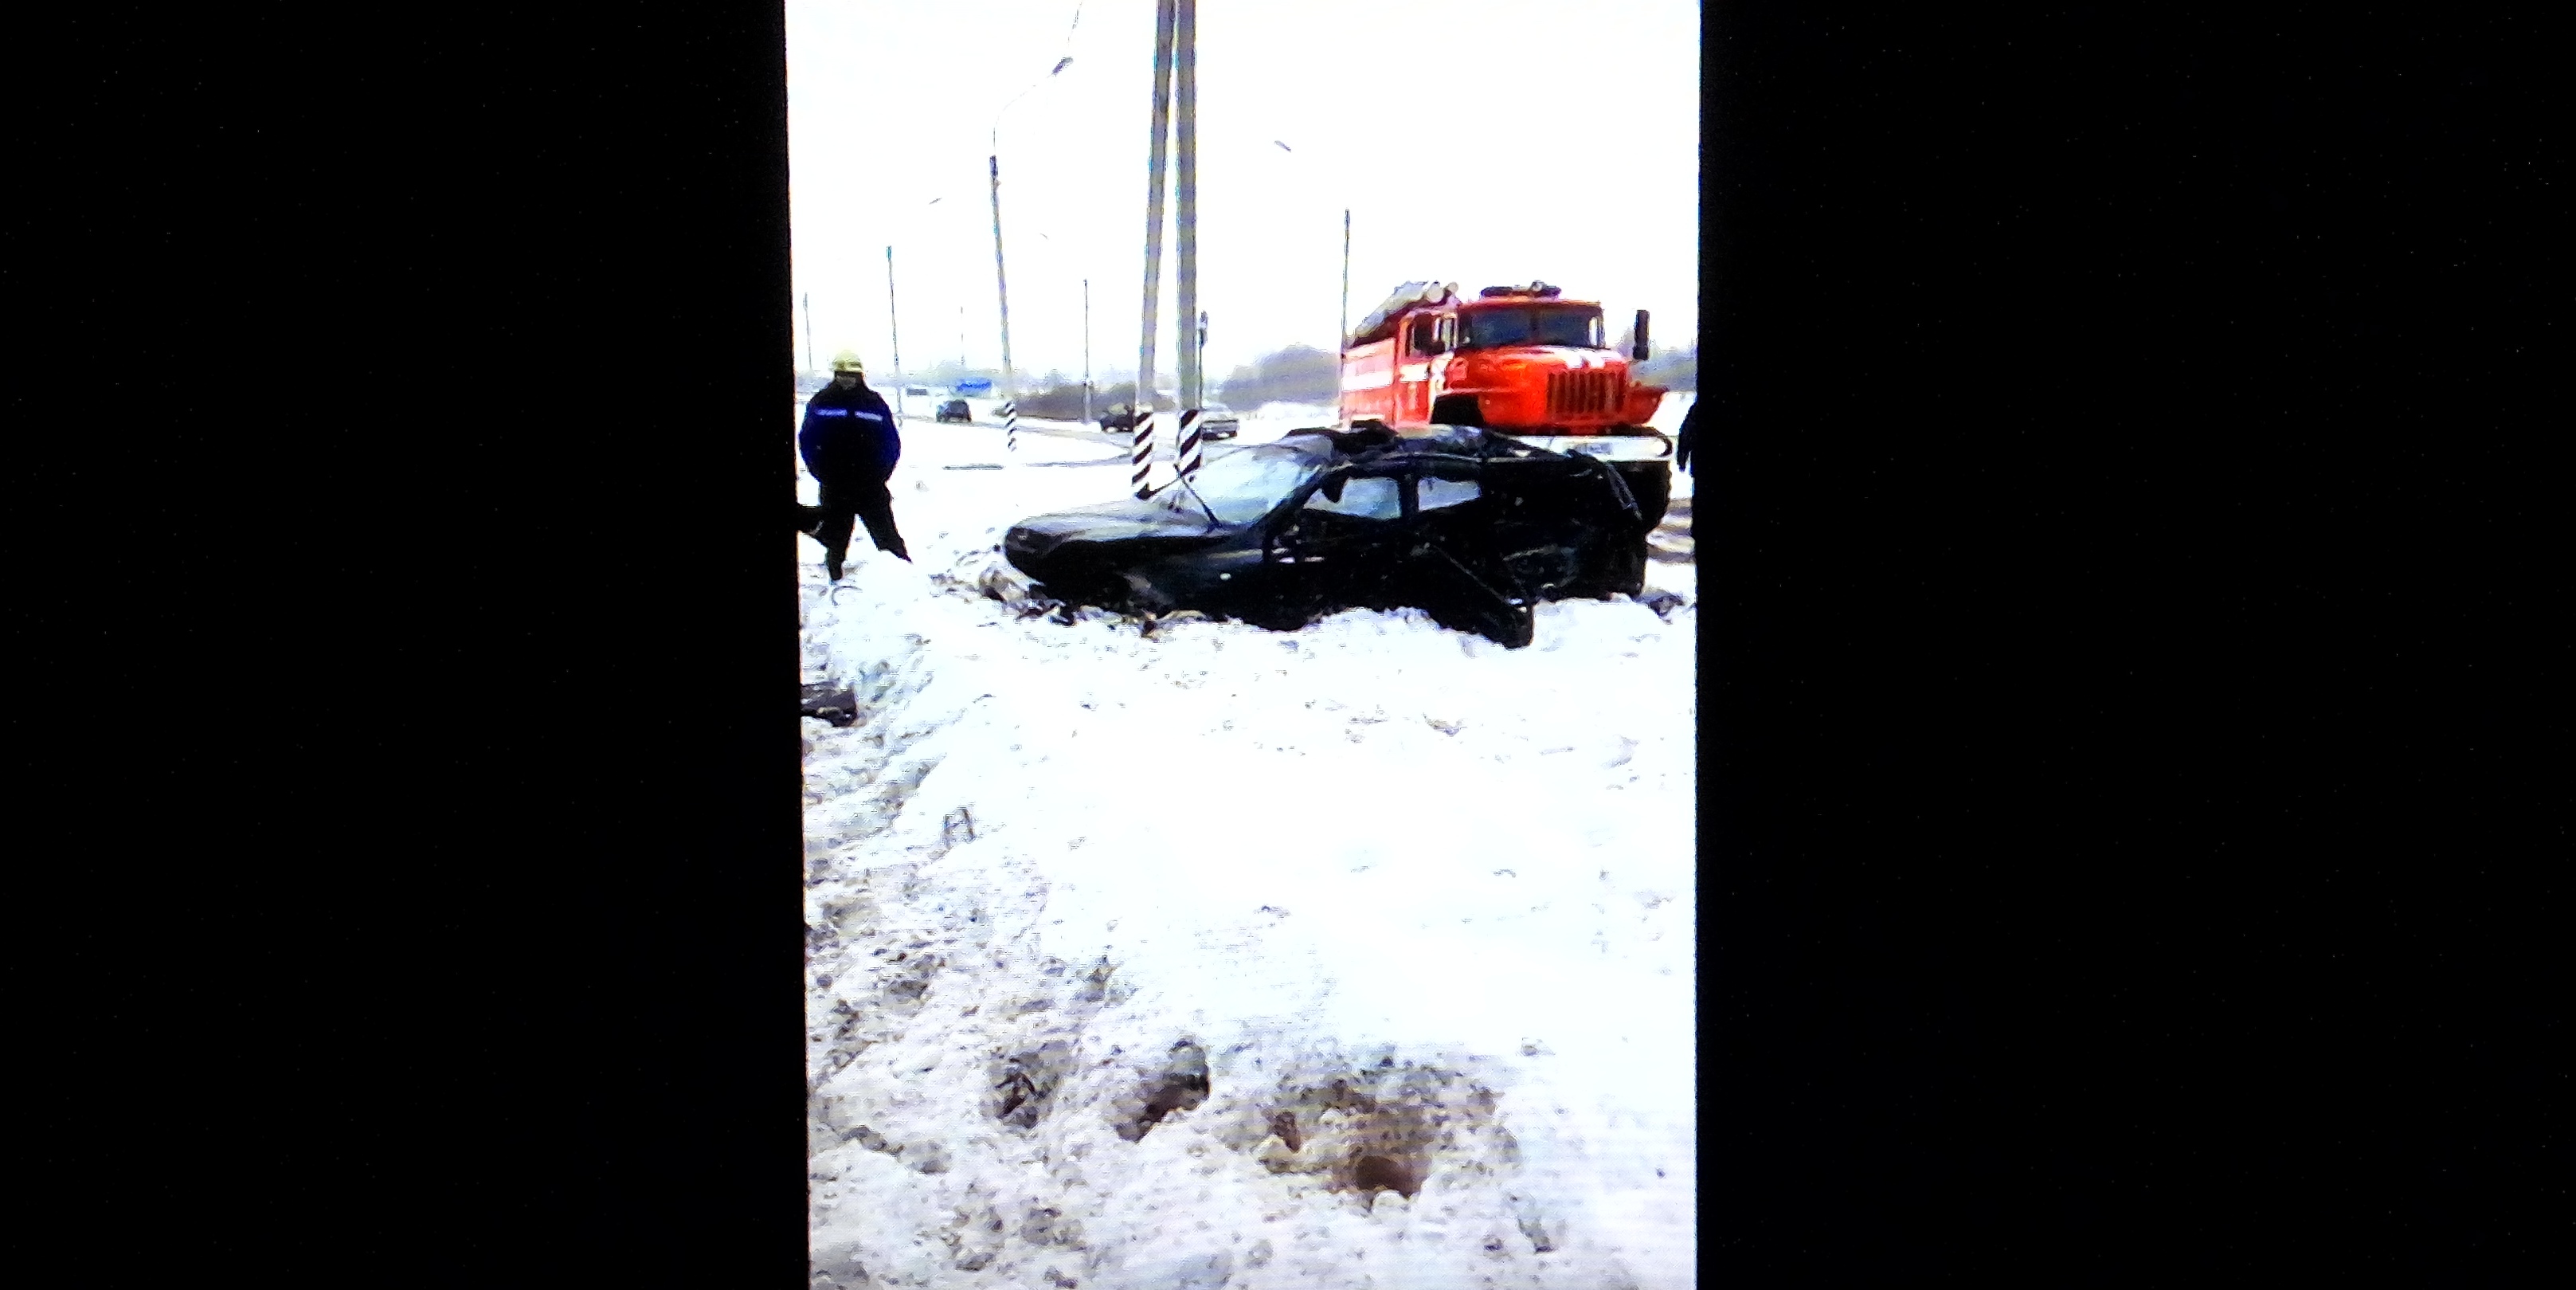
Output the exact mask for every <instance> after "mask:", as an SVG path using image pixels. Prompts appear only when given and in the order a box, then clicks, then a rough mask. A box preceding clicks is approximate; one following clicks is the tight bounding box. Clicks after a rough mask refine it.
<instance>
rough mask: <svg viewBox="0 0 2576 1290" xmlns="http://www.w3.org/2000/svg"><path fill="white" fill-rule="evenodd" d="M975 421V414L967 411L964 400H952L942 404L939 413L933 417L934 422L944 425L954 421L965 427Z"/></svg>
mask: <svg viewBox="0 0 2576 1290" xmlns="http://www.w3.org/2000/svg"><path fill="white" fill-rule="evenodd" d="M974 419H975V414H974V413H973V412H971V411H969V410H968V409H967V407H966V400H964V399H950V400H949V401H947V402H946V403H942V404H940V405H939V411H938V412H937V413H936V414H934V416H933V420H936V421H940V422H943V423H944V422H950V421H953V422H956V423H957V424H959V425H965V424H967V423H969V422H971V421H973V420H974Z"/></svg>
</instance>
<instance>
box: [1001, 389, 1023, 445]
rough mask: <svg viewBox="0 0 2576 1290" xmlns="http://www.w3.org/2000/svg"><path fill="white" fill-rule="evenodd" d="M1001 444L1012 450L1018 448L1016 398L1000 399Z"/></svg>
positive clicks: (1018, 409) (1018, 417)
mask: <svg viewBox="0 0 2576 1290" xmlns="http://www.w3.org/2000/svg"><path fill="white" fill-rule="evenodd" d="M1002 446H1003V447H1004V448H1007V449H1009V450H1010V451H1012V452H1018V451H1019V450H1020V404H1019V400H1017V399H1007V398H1006V399H1004V400H1002Z"/></svg>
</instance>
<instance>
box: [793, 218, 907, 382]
mask: <svg viewBox="0 0 2576 1290" xmlns="http://www.w3.org/2000/svg"><path fill="white" fill-rule="evenodd" d="M805 338H806V339H807V340H808V341H811V340H812V339H813V338H814V322H813V318H812V316H811V315H810V314H809V315H808V316H807V318H806V322H805ZM886 339H887V340H889V341H891V342H893V344H894V416H895V419H896V420H897V421H900V420H902V419H903V329H902V328H901V327H900V326H898V325H897V324H896V322H895V312H894V248H893V247H891V246H889V247H887V248H886Z"/></svg>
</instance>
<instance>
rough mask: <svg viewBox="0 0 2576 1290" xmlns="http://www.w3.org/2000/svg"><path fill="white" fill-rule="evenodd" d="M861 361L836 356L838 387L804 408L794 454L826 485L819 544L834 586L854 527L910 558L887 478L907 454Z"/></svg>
mask: <svg viewBox="0 0 2576 1290" xmlns="http://www.w3.org/2000/svg"><path fill="white" fill-rule="evenodd" d="M866 376H867V371H866V369H865V368H864V367H862V366H861V365H860V363H859V356H858V355H857V354H854V353H852V352H850V351H849V350H846V349H845V350H842V351H841V352H840V353H838V354H835V355H833V356H832V383H831V384H830V385H827V386H824V387H823V388H822V389H820V390H817V391H815V393H814V397H813V398H811V399H808V400H806V402H805V428H804V429H802V430H800V431H798V432H797V434H796V449H797V451H798V452H799V453H801V454H802V455H803V456H804V458H805V469H806V470H807V471H809V472H811V473H812V474H813V476H814V482H815V483H817V484H819V485H821V486H822V493H823V496H822V505H821V506H820V507H818V508H817V509H818V510H820V511H821V512H822V522H821V524H820V525H818V526H817V527H816V529H815V531H814V538H815V540H816V541H818V542H821V543H822V544H823V547H824V567H825V568H826V569H828V570H830V571H831V574H832V578H833V580H834V581H838V580H839V579H840V577H841V565H842V563H843V562H844V561H845V560H847V559H848V558H849V553H850V528H851V522H852V521H853V520H857V521H859V522H862V523H865V524H866V525H867V526H868V537H869V538H870V539H872V540H874V541H875V542H876V544H877V549H878V550H880V551H889V552H892V553H893V554H894V555H895V556H896V557H897V558H898V559H903V560H910V559H911V558H912V554H911V553H910V552H908V551H906V550H904V548H903V534H901V533H899V532H896V531H895V527H894V493H893V492H892V491H891V490H889V489H888V488H887V487H886V479H887V478H888V477H889V476H891V475H893V474H894V465H895V462H896V461H897V460H899V459H900V458H901V457H902V456H903V440H902V438H901V436H899V435H897V434H896V432H895V424H894V411H893V409H891V408H888V407H887V406H886V401H885V399H884V398H883V397H881V396H880V395H878V393H877V392H876V391H874V390H871V389H869V388H868V384H867V380H866Z"/></svg>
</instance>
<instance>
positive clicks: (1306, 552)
mask: <svg viewBox="0 0 2576 1290" xmlns="http://www.w3.org/2000/svg"><path fill="white" fill-rule="evenodd" d="M1339 483H1340V487H1339V488H1338V489H1335V488H1332V487H1331V486H1330V485H1329V484H1328V485H1327V487H1324V488H1318V489H1317V490H1315V492H1314V493H1312V494H1311V495H1309V496H1308V497H1307V498H1306V500H1305V501H1304V502H1303V503H1301V504H1300V505H1299V506H1298V507H1297V509H1296V510H1295V511H1293V512H1292V513H1290V514H1289V515H1287V516H1285V517H1282V518H1283V519H1284V521H1285V522H1284V523H1281V522H1278V521H1274V535H1273V537H1272V540H1271V543H1270V569H1269V572H1270V575H1271V577H1270V579H1269V581H1270V582H1271V584H1272V586H1273V587H1275V588H1276V589H1277V592H1278V593H1279V594H1280V595H1282V596H1283V597H1285V598H1286V599H1288V600H1289V601H1291V602H1292V603H1295V604H1298V605H1301V606H1303V607H1305V608H1308V609H1319V608H1324V607H1328V606H1330V605H1337V604H1355V603H1363V602H1365V600H1366V599H1367V596H1366V594H1365V593H1366V589H1367V588H1368V587H1369V586H1371V585H1373V584H1374V583H1375V582H1376V581H1377V580H1378V579H1379V578H1380V577H1381V576H1382V575H1383V573H1384V570H1383V568H1381V567H1380V566H1382V565H1384V564H1386V563H1387V559H1386V552H1387V550H1388V549H1389V548H1391V547H1393V546H1395V545H1397V544H1399V543H1400V541H1401V537H1402V530H1403V526H1404V494H1403V488H1402V484H1401V481H1399V480H1396V479H1392V478H1386V477H1375V478H1369V477H1351V476H1344V477H1342V478H1341V479H1340V481H1339ZM1336 493H1338V494H1339V495H1338V496H1336V495H1335V494H1336ZM1354 597H1358V599H1354Z"/></svg>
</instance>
